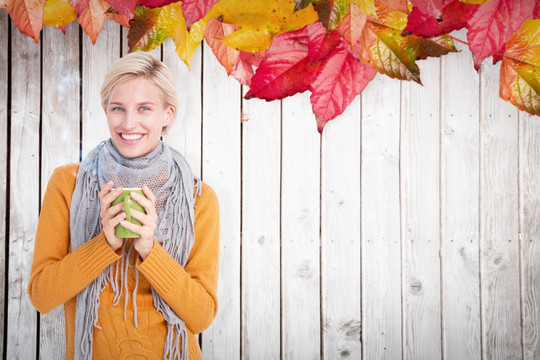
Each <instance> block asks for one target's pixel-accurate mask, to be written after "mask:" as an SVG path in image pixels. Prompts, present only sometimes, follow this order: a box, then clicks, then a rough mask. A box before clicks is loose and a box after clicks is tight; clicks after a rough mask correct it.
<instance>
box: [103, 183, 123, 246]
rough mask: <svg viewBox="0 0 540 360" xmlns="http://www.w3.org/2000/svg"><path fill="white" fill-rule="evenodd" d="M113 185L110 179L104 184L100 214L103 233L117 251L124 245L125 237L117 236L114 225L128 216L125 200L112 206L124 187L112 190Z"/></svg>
mask: <svg viewBox="0 0 540 360" xmlns="http://www.w3.org/2000/svg"><path fill="white" fill-rule="evenodd" d="M113 186H114V182H112V181H109V182H108V183H107V184H105V186H103V188H102V189H101V191H100V192H99V194H98V196H99V198H100V200H101V210H100V211H99V215H100V216H101V224H103V234H104V235H105V239H107V242H108V243H109V245H110V246H111V248H112V249H113V250H114V251H116V250H118V248H120V247H121V246H122V244H123V243H124V239H122V238H119V237H117V236H116V234H115V232H114V227H115V226H116V225H118V224H119V223H120V222H121V221H122V220H124V219H125V218H126V214H125V213H124V202H121V203H119V204H117V205H115V206H111V203H112V202H113V201H114V199H116V198H117V197H118V196H119V195H120V194H121V193H122V188H117V189H114V190H113V191H111V189H112V188H113Z"/></svg>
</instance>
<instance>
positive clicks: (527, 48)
mask: <svg viewBox="0 0 540 360" xmlns="http://www.w3.org/2000/svg"><path fill="white" fill-rule="evenodd" d="M2 7H5V8H7V11H8V13H9V15H10V17H11V19H12V21H13V23H14V24H15V26H16V27H17V28H18V29H19V30H20V31H21V32H22V33H24V34H26V35H28V36H30V37H32V38H34V40H35V41H36V42H37V41H38V40H39V34H40V32H41V29H42V26H43V25H49V26H54V27H58V28H60V29H63V30H64V31H65V26H66V25H67V24H68V23H70V22H72V21H74V20H77V21H78V22H79V23H80V25H81V27H82V29H83V30H84V31H85V32H86V33H87V34H88V36H89V37H90V38H91V40H92V42H95V41H96V39H97V36H98V34H99V33H100V31H101V29H102V27H103V25H104V22H105V19H106V18H109V19H111V20H113V21H116V22H118V23H120V24H121V25H122V26H125V27H129V32H128V45H129V48H130V50H131V51H137V50H142V51H149V50H151V49H153V48H154V47H156V46H159V45H160V44H162V43H163V42H164V41H165V40H166V39H167V38H171V39H172V40H173V41H174V44H175V46H176V51H177V53H178V55H179V57H180V58H181V59H182V60H183V61H184V62H185V63H186V64H187V65H188V66H189V65H190V62H191V59H192V57H193V54H194V52H195V50H196V49H197V47H198V46H199V45H200V43H201V41H202V40H203V38H204V39H205V40H206V42H207V43H208V45H209V46H210V47H211V48H212V51H213V52H214V54H215V56H216V58H217V59H218V61H219V62H220V63H221V64H222V65H223V67H224V68H225V69H226V71H227V74H229V75H232V76H234V77H235V78H236V79H237V80H238V81H239V82H240V83H241V84H243V85H246V86H249V91H248V92H247V94H246V98H248V99H249V98H254V97H256V98H261V99H266V100H268V101H270V100H276V99H282V98H285V97H287V96H291V95H294V94H296V93H300V92H304V91H306V90H309V91H310V92H311V103H312V108H313V113H314V114H315V116H316V119H317V125H318V129H319V131H321V132H322V129H323V127H324V125H325V124H326V123H327V122H328V121H329V120H331V119H333V118H335V117H336V116H338V115H339V114H341V113H342V112H343V111H344V110H345V108H346V107H347V106H348V105H349V104H350V103H351V101H352V100H353V99H354V98H355V96H356V95H358V94H359V93H360V92H362V90H363V89H364V88H365V87H366V85H367V84H368V83H369V82H370V81H371V80H372V79H373V77H374V76H375V74H376V72H380V73H382V74H385V75H388V76H390V77H392V78H397V79H400V80H412V81H415V82H417V83H419V84H421V80H420V70H419V68H418V65H417V64H416V62H417V60H421V59H425V58H427V57H439V56H442V55H445V54H447V53H449V52H455V51H456V48H455V47H454V40H455V39H454V38H453V37H452V36H450V35H449V34H450V33H451V32H452V31H454V30H459V29H462V28H466V29H467V44H468V46H469V48H470V50H471V52H472V54H473V59H474V66H475V68H476V69H477V70H478V69H479V68H480V64H481V63H482V62H483V61H484V60H485V59H486V58H488V57H492V59H493V63H496V62H498V61H502V64H501V78H500V96H501V97H502V98H503V99H505V100H508V101H510V102H512V103H513V104H514V105H516V106H517V107H518V108H519V109H522V110H525V111H527V112H529V113H531V114H537V115H540V20H538V19H540V0H410V1H407V0H184V1H178V0H127V1H122V0H0V8H2Z"/></svg>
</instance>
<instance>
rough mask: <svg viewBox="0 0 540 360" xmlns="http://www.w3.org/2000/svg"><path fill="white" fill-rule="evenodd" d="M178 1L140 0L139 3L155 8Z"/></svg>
mask: <svg viewBox="0 0 540 360" xmlns="http://www.w3.org/2000/svg"><path fill="white" fill-rule="evenodd" d="M178 1H179V0H139V2H138V3H137V4H138V5H142V6H146V7H149V8H152V9H154V8H158V7H163V6H166V5H169V4H172V3H175V2H178Z"/></svg>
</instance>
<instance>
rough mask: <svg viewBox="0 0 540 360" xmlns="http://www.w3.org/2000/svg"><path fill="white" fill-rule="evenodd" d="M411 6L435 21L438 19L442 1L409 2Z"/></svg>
mask: <svg viewBox="0 0 540 360" xmlns="http://www.w3.org/2000/svg"><path fill="white" fill-rule="evenodd" d="M411 2H412V4H413V5H414V6H415V7H417V8H418V10H420V11H421V12H423V13H424V14H429V15H431V16H432V17H434V18H435V19H440V18H441V15H442V9H443V5H444V0H411Z"/></svg>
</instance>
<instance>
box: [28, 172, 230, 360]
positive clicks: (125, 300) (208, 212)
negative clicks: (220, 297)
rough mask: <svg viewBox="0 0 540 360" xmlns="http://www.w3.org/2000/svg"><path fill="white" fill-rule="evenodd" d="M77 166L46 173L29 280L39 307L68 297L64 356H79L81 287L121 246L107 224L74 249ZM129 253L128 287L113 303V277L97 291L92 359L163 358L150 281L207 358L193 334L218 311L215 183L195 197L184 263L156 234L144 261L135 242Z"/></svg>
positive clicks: (163, 330)
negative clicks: (109, 236)
mask: <svg viewBox="0 0 540 360" xmlns="http://www.w3.org/2000/svg"><path fill="white" fill-rule="evenodd" d="M78 168H79V165H78V164H71V165H65V166H61V167H59V168H57V169H56V170H55V171H54V173H53V175H52V176H51V179H50V180H49V183H48V185H47V190H46V192H45V197H44V199H43V204H42V208H41V214H40V217H39V222H38V228H37V234H36V241H35V249H34V260H33V263H32V270H31V275H30V282H29V285H28V294H29V296H30V300H31V301H32V303H33V304H34V306H35V307H36V309H37V310H38V311H39V312H41V313H48V312H50V311H51V310H53V309H54V308H56V307H58V306H60V305H62V304H63V305H64V313H65V320H66V359H73V357H74V341H75V305H76V301H77V294H78V293H79V292H80V291H81V290H82V289H84V288H85V287H86V286H87V285H88V284H90V282H92V281H93V280H94V279H95V278H96V277H97V276H98V275H99V274H100V273H101V272H103V270H105V269H106V268H107V266H109V265H111V264H113V263H115V264H117V260H119V259H120V258H121V257H122V251H123V250H122V248H120V249H119V250H117V251H116V252H115V251H113V250H112V248H111V247H110V246H109V244H108V243H107V240H106V239H105V236H104V235H103V232H101V233H100V234H98V235H97V236H96V237H95V238H93V239H91V240H89V241H88V242H86V243H85V244H84V245H82V246H81V247H79V248H77V249H76V250H75V251H71V249H70V230H69V225H70V217H69V211H70V210H69V209H70V205H71V197H72V195H73V190H74V189H75V181H76V174H77V171H78ZM127 245H129V243H128V244H127ZM127 248H128V247H127ZM129 260H130V264H132V265H133V266H132V267H130V268H129V270H128V281H127V283H128V289H129V291H127V293H126V290H125V289H124V290H123V293H122V297H121V299H120V301H119V303H118V304H117V305H116V306H113V298H114V296H115V293H114V292H113V290H112V287H111V285H110V284H108V286H107V287H106V288H105V289H104V290H103V292H102V293H101V295H100V306H99V310H98V323H97V325H98V326H99V327H100V328H98V327H94V338H93V359H107V360H110V359H115V360H116V359H162V358H163V349H164V343H165V336H166V334H167V325H166V322H165V320H164V319H163V316H162V315H161V313H159V312H157V311H156V308H155V307H154V305H153V298H152V292H151V288H150V287H151V286H152V287H154V288H155V289H156V291H157V292H158V293H159V294H160V296H161V297H162V298H163V299H164V300H165V301H166V302H167V304H168V305H169V306H170V307H171V309H172V310H173V311H174V312H175V313H176V314H177V315H178V316H179V317H180V318H181V319H182V320H184V322H185V323H186V328H187V334H188V336H187V338H188V350H189V358H190V359H202V353H201V349H200V347H199V344H198V342H197V339H196V338H195V336H194V334H198V333H200V332H202V331H203V330H205V329H206V328H208V327H209V326H210V324H211V323H212V321H213V319H214V317H215V315H216V312H217V294H216V293H217V279H218V261H219V208H218V200H217V197H216V194H215V193H214V191H213V190H212V189H211V188H210V187H209V186H208V185H207V184H205V183H202V194H201V196H198V197H197V198H196V201H195V242H194V244H193V248H192V250H191V253H190V255H189V258H188V261H187V263H186V266H185V268H184V267H182V266H181V265H180V264H178V263H177V262H176V261H175V260H174V259H173V258H172V257H171V256H170V255H169V254H168V253H167V252H166V251H165V250H164V249H163V248H162V247H161V245H160V244H159V243H157V242H156V241H154V247H153V249H152V251H151V252H150V254H149V255H148V257H147V258H146V259H145V260H144V261H141V258H140V257H139V256H138V254H137V252H136V251H135V250H134V249H133V251H132V253H131V256H130V259H129ZM114 266H116V265H114ZM135 266H136V267H137V268H138V269H139V274H140V276H139V282H138V284H137V292H136V294H137V295H136V303H137V318H138V328H136V327H135V325H134V321H133V312H134V306H133V299H132V294H133V289H134V288H135V285H136V284H135V282H136V280H135V269H134V267H135ZM126 294H127V297H126ZM124 316H126V318H125V319H124Z"/></svg>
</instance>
